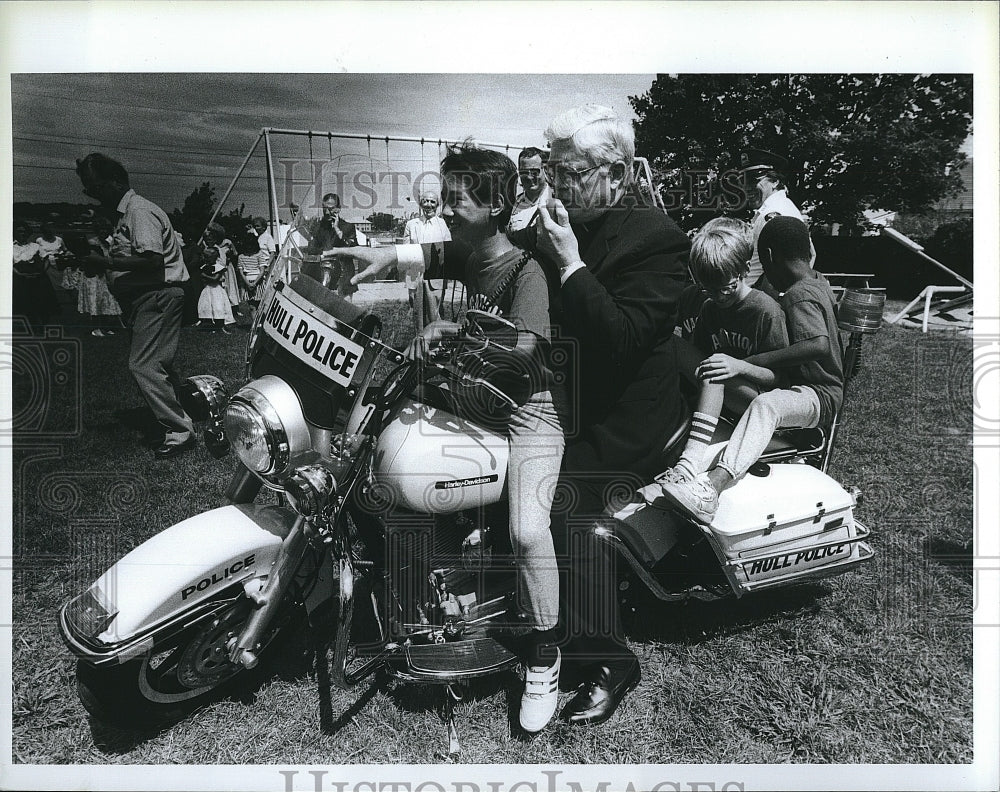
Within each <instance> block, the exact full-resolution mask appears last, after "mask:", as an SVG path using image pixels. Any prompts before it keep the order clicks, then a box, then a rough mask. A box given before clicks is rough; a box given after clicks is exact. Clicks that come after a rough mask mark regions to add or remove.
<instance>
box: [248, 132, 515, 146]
mask: <svg viewBox="0 0 1000 792" xmlns="http://www.w3.org/2000/svg"><path fill="white" fill-rule="evenodd" d="M267 131H268V132H270V133H271V134H274V135H299V136H305V137H308V136H314V135H328V136H330V137H335V138H344V139H347V140H368V139H370V138H372V137H374V138H375V139H376V140H394V141H396V142H399V143H420V142H421V141H426V140H427V138H418V137H397V136H394V135H358V134H354V133H352V132H326V131H323V132H317V131H315V130H308V129H271V128H269V129H268V130H267ZM438 142H439V143H461V142H462V141H461V140H440V141H438ZM476 144H477V145H479V146H486V147H489V148H498V149H503V150H505V151H506V150H509V149H510V148H511V144H510V143H491V142H490V141H487V140H477V141H476ZM519 148H525V146H520V147H519Z"/></svg>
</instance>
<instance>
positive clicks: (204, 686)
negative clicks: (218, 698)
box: [139, 601, 249, 704]
mask: <svg viewBox="0 0 1000 792" xmlns="http://www.w3.org/2000/svg"><path fill="white" fill-rule="evenodd" d="M241 604H242V607H240V605H235V606H233V607H232V608H230V609H229V610H228V611H226V612H224V613H222V614H220V615H219V616H216V617H215V618H214V619H212V621H210V622H209V623H208V624H207V625H205V626H204V627H203V628H202V629H201V630H199V631H198V633H197V634H196V635H195V636H194V637H193V638H192V640H191V641H190V642H189V643H187V644H186V645H182V646H179V647H176V648H174V649H170V650H168V651H166V652H162V653H160V654H154V655H152V656H150V657H147V658H146V659H145V660H144V661H143V664H142V666H141V668H140V670H139V689H140V690H141V691H142V694H143V695H144V696H145V697H146V698H147V699H149V700H150V701H154V702H157V703H160V704H170V703H174V702H181V701H187V700H188V699H192V698H195V697H197V696H200V695H202V694H203V693H206V692H208V691H210V690H212V689H213V688H216V687H218V686H219V685H221V684H222V683H223V682H225V681H226V680H227V679H230V678H231V677H233V676H235V675H236V674H238V673H239V672H240V671H241V670H242V667H241V666H238V665H235V664H234V663H232V662H230V660H229V647H228V645H227V644H228V642H229V641H230V640H231V639H233V638H235V637H237V636H238V635H239V631H240V629H241V628H242V627H243V623H244V622H245V621H246V618H247V613H248V610H249V608H248V607H247V605H246V602H245V601H242V602H241Z"/></svg>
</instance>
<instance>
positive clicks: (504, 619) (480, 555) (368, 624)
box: [59, 238, 881, 751]
mask: <svg viewBox="0 0 1000 792" xmlns="http://www.w3.org/2000/svg"><path fill="white" fill-rule="evenodd" d="M335 278H336V275H335V274H332V273H331V271H330V264H329V263H328V262H323V261H322V260H317V259H316V258H315V257H309V256H306V255H304V254H303V253H302V252H301V251H300V249H299V248H298V247H297V245H296V244H295V241H294V238H293V239H291V240H290V241H288V242H286V244H285V245H284V247H283V249H282V251H281V253H280V255H279V257H278V259H277V261H276V262H275V263H274V264H273V265H272V267H271V269H270V272H269V274H268V276H267V281H266V284H265V288H264V290H263V293H262V300H261V305H260V310H259V312H258V315H257V317H256V320H255V324H254V328H253V330H252V332H251V334H250V337H249V339H248V345H247V359H246V382H245V384H244V385H243V386H242V387H240V388H239V389H238V390H236V392H235V393H233V394H231V395H230V394H229V393H228V392H227V389H226V388H225V387H224V385H223V383H222V382H221V381H220V380H219V379H218V378H216V377H213V376H207V375H206V376H196V377H192V378H190V379H189V380H188V383H187V384H188V394H187V395H188V405H187V406H188V407H189V411H190V412H191V414H192V415H193V416H194V417H195V419H196V420H199V421H204V424H205V430H204V433H205V442H206V445H207V446H208V447H209V448H210V449H212V450H214V451H215V452H217V453H218V454H220V455H221V454H222V453H223V452H224V451H225V449H226V448H227V447H231V450H232V451H233V452H234V454H235V457H236V459H237V460H238V464H237V467H236V470H235V472H234V474H233V476H232V480H231V483H230V485H229V488H228V491H227V498H228V500H229V502H230V503H229V505H226V506H223V507H221V508H217V509H213V510H211V511H208V512H205V513H203V514H198V515H195V516H193V517H191V518H189V519H187V520H184V521H182V522H180V523H177V524H176V525H171V526H168V527H166V528H164V529H163V530H162V531H161V532H159V533H158V534H156V535H155V536H153V537H152V538H151V539H149V540H148V541H146V542H144V543H143V544H141V545H139V546H138V547H136V548H134V549H133V550H132V551H131V552H129V553H128V554H127V555H125V556H124V557H123V558H121V559H120V560H119V561H118V562H117V563H115V564H114V565H113V566H112V567H111V568H109V569H108V570H107V571H106V572H105V573H104V574H103V575H101V576H100V577H99V578H98V579H97V580H96V581H95V582H94V583H93V584H92V585H91V586H90V587H89V588H88V589H87V590H86V591H84V592H83V593H81V594H79V595H78V596H76V597H75V598H73V599H72V600H70V601H69V602H67V603H66V604H65V605H64V606H63V607H62V609H61V610H60V613H59V626H60V630H61V633H62V636H63V638H64V640H65V641H66V643H67V644H68V646H69V648H70V649H71V650H72V651H73V653H75V655H76V656H77V657H78V663H77V682H78V690H79V695H80V698H81V700H82V702H83V704H84V706H85V707H86V709H87V710H88V711H89V712H90V713H91V714H92V715H93V716H94V717H96V718H97V719H99V720H103V721H106V722H111V723H115V724H119V725H125V726H140V725H151V724H160V723H164V722H170V721H173V720H176V719H178V718H180V717H183V716H184V715H185V714H186V713H188V712H190V711H191V710H192V709H194V708H195V707H197V706H198V705H201V704H203V703H205V702H207V701H209V700H211V699H213V698H215V697H218V696H219V695H221V694H222V693H223V692H224V690H228V689H231V688H232V687H234V686H236V685H238V684H239V683H240V681H241V680H242V679H245V678H247V676H248V674H249V672H250V670H251V669H254V668H255V667H256V666H257V665H258V663H260V661H261V660H262V658H264V657H265V655H267V653H268V652H269V651H271V650H273V649H274V648H275V646H276V645H278V644H280V642H281V639H282V635H283V632H282V631H283V630H284V629H287V628H290V626H291V625H295V624H299V625H301V624H302V618H301V617H302V614H303V613H304V612H305V613H310V614H316V613H320V612H323V611H324V609H325V611H326V612H327V613H330V612H332V613H333V614H334V615H333V619H334V620H335V622H336V624H335V625H334V627H335V632H333V638H332V640H331V643H332V646H331V647H328V649H329V651H330V653H331V655H332V656H331V657H330V662H331V674H332V677H333V679H334V681H335V682H336V683H338V684H339V685H341V686H343V687H350V686H352V685H355V684H357V683H358V682H359V681H361V680H363V679H365V678H366V677H368V676H369V675H371V674H373V673H374V672H375V671H377V670H382V671H383V672H388V673H389V674H390V675H392V676H393V677H395V678H397V679H399V680H404V681H408V682H415V683H430V684H437V685H442V686H444V690H445V692H446V695H445V700H446V702H452V701H454V700H457V698H458V696H459V691H460V689H461V688H460V686H461V685H462V684H463V683H465V682H467V681H468V680H470V679H472V678H475V677H480V676H483V675H488V674H495V673H498V672H501V671H504V670H506V669H512V668H513V667H514V666H515V665H516V664H517V663H518V656H517V654H516V652H515V651H513V649H512V645H511V644H510V642H509V641H510V640H511V639H516V636H517V635H518V634H521V633H523V632H525V624H524V622H523V620H522V618H521V617H520V615H519V613H518V610H517V606H516V600H515V591H516V575H515V566H514V561H513V559H512V555H511V551H510V547H509V537H508V530H507V525H506V513H505V511H506V502H507V498H506V492H505V480H506V474H507V460H508V441H507V438H506V436H505V434H504V431H503V418H504V416H505V414H509V411H510V410H511V409H514V408H515V407H516V405H517V401H516V399H515V398H512V397H511V395H510V394H509V393H508V392H507V391H505V390H504V388H503V387H501V386H498V385H497V384H496V382H497V381H498V378H496V377H492V376H490V375H491V372H492V371H493V369H495V368H496V359H497V352H498V351H499V352H503V351H504V350H505V349H506V348H507V346H506V345H505V343H504V341H505V339H504V331H505V330H509V329H511V328H512V325H510V324H509V323H506V322H505V321H504V320H503V319H501V318H499V317H497V316H495V315H493V314H492V313H490V312H488V311H478V310H469V311H468V312H467V315H466V317H465V320H464V321H465V331H464V332H463V333H462V334H461V335H459V336H458V337H456V338H454V339H451V340H450V341H449V342H448V343H446V344H443V345H442V346H441V347H440V348H438V349H437V350H436V351H435V352H434V353H432V354H431V355H430V356H429V357H428V358H427V359H425V360H424V361H422V362H415V361H408V360H404V357H403V355H401V354H400V353H399V352H398V351H397V350H395V349H393V348H391V347H390V346H388V345H386V344H385V343H383V342H382V341H381V340H380V335H381V322H380V320H379V318H378V317H377V316H376V315H374V314H373V313H370V312H369V311H367V310H365V309H364V308H361V307H359V306H357V305H355V304H353V303H351V302H348V301H347V300H345V299H343V298H341V297H340V296H339V295H338V294H337V293H336V292H335V291H333V290H332V287H333V286H335V285H336V280H335ZM331 279H333V282H332V283H331ZM850 294H851V293H849V295H850ZM845 299H846V298H845ZM854 300H855V302H858V301H860V303H861V305H860V308H858V306H854V307H853V308H851V310H850V313H851V315H852V316H853V317H854V318H853V319H850V318H849V319H848V320H847V321H848V322H851V321H853V322H854V324H853V325H850V324H848V325H846V327H847V328H848V329H851V330H852V331H853V333H852V336H851V343H850V344H849V345H848V347H847V353H846V358H847V361H846V362H847V371H848V372H850V371H852V370H853V368H854V366H855V364H856V362H855V361H856V356H857V351H858V350H859V349H860V341H861V334H862V333H863V332H870V331H872V330H873V329H875V327H876V326H877V323H876V322H875V321H874V320H873V319H872V318H871V317H872V316H874V311H872V310H871V309H870V303H871V300H872V297H871V295H867V294H864V293H861V294H860V296H858V295H855V298H854ZM866 311H867V314H866ZM842 313H848V311H847V310H846V309H844V308H843V307H842ZM877 315H878V322H880V321H881V306H880V305H879V306H878V311H877ZM841 318H842V324H843V322H844V321H845V320H844V317H843V316H842V317H841ZM500 381H502V378H501V380H500ZM723 427H725V422H723ZM730 428H731V425H730ZM718 440H719V442H718V449H717V450H718V451H719V452H720V453H721V448H722V447H724V441H725V437H724V432H723V433H722V435H721V436H720V437H719V438H718ZM832 441H833V431H828V432H826V433H824V432H820V431H818V430H812V431H804V430H803V431H797V432H786V433H784V434H780V435H779V436H776V438H775V440H774V441H773V442H772V444H771V446H769V448H768V450H767V452H766V453H765V454H764V456H763V457H762V459H761V461H760V462H759V463H758V464H757V465H756V466H755V467H754V469H753V470H751V472H750V474H749V475H747V476H746V477H745V478H744V479H743V480H742V481H741V482H740V483H739V484H737V485H736V486H734V487H732V488H731V489H730V490H728V491H727V492H725V493H724V494H723V496H722V498H721V503H720V508H719V511H718V515H717V517H716V518H715V521H714V522H713V524H712V525H711V526H708V527H704V526H700V525H698V524H697V523H695V522H693V521H691V520H689V519H687V518H685V517H684V516H682V515H680V514H679V513H677V512H675V511H673V510H672V509H671V508H670V506H669V505H668V504H667V503H666V502H665V501H664V500H663V499H656V498H653V499H652V502H646V500H643V499H633V500H631V501H629V502H626V503H613V504H610V505H609V508H608V514H607V516H606V518H604V519H602V520H600V521H598V522H597V523H595V525H594V526H593V528H592V530H591V536H592V539H593V541H595V542H598V543H602V544H604V545H606V546H607V547H609V548H610V549H611V550H612V551H613V552H614V553H616V554H617V555H618V558H619V563H618V564H617V566H618V568H619V569H620V571H621V575H622V580H621V581H620V583H619V586H618V589H619V590H620V591H621V592H622V596H623V597H625V598H628V597H630V596H632V594H634V593H635V592H636V591H637V590H644V591H647V592H651V593H652V594H653V595H655V596H656V597H657V598H658V599H660V600H663V601H665V602H672V601H680V600H685V599H687V598H692V597H694V598H699V599H704V600H709V599H715V598H718V597H723V596H737V597H742V596H744V595H746V594H750V593H752V592H755V591H758V590H761V589H770V588H774V587H777V586H787V585H791V584H795V583H800V582H803V581H811V580H814V579H817V578H821V577H825V576H829V575H836V574H839V573H842V572H846V571H848V570H850V569H853V568H855V567H856V566H857V565H859V564H861V563H862V562H864V561H866V560H868V559H869V558H871V556H872V551H871V549H870V547H869V545H868V544H867V543H866V541H865V539H866V537H867V536H868V530H867V529H866V528H865V527H864V526H862V525H861V524H860V523H859V522H858V521H857V520H856V519H855V517H854V506H855V504H856V502H857V494H856V493H855V492H852V491H848V490H845V489H844V488H843V487H841V486H840V485H839V484H838V483H837V482H836V481H834V480H833V479H832V478H831V477H830V476H828V475H827V474H826V472H825V468H826V465H827V463H828V461H829V455H830V452H831V449H832ZM683 442H684V432H683V431H681V432H678V433H676V434H675V436H674V437H672V438H664V451H665V458H666V457H669V456H670V452H671V451H675V452H676V454H679V451H680V449H681V447H682V446H683ZM331 603H332V605H333V607H332V608H331V607H330V606H331ZM448 723H449V734H450V736H451V740H452V750H453V751H455V750H457V736H456V733H455V731H454V722H453V719H452V715H451V712H449V714H448Z"/></svg>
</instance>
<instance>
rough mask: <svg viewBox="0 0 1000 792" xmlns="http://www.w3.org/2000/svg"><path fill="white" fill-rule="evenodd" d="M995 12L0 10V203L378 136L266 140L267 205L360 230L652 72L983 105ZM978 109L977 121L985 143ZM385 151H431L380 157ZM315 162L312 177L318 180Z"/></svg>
mask: <svg viewBox="0 0 1000 792" xmlns="http://www.w3.org/2000/svg"><path fill="white" fill-rule="evenodd" d="M988 12H989V8H988V6H986V5H983V4H961V3H958V4H954V3H952V4H948V3H940V4H938V3H923V4H917V5H916V6H914V5H913V4H908V3H883V4H877V5H873V4H850V3H837V2H824V3H808V2H803V3H794V4H792V3H766V2H754V3H725V2H719V3H710V4H695V3H644V2H617V3H606V4H605V3H594V2H587V3H584V2H559V3H549V4H538V3H519V2H511V3H500V4H495V3H487V2H481V3H466V2H420V3H360V2H343V3H341V2H338V3H297V2H282V3H272V2H253V3H245V2H244V3H231V2H213V3H187V2H170V3H165V2H143V3H122V2H104V1H103V0H92V1H91V2H86V3H82V2H79V3H55V2H52V3H17V2H5V3H2V4H0V30H3V31H4V32H5V35H4V36H3V38H2V39H0V54H2V55H3V57H2V58H0V60H2V62H3V64H2V66H0V68H2V69H4V70H5V72H6V74H5V76H7V75H9V77H10V79H9V81H5V82H4V84H2V85H0V99H3V98H6V97H4V96H3V95H4V94H6V92H7V91H8V90H9V104H7V103H5V104H7V107H9V110H10V112H9V115H8V114H7V113H6V112H5V113H4V118H3V125H4V131H6V132H7V133H8V134H9V138H7V139H8V140H10V144H11V145H12V150H11V156H10V157H2V158H0V168H2V169H3V173H4V176H5V178H4V180H3V181H4V184H3V188H4V192H3V195H2V196H0V198H2V197H8V196H9V201H11V202H12V201H36V202H46V201H79V202H83V201H85V198H84V197H83V196H82V195H81V193H80V188H79V184H78V181H77V179H76V176H75V173H74V170H73V165H74V160H75V159H76V158H77V157H80V156H83V155H84V154H86V153H87V152H89V151H91V150H99V151H103V152H105V153H108V154H110V155H111V156H114V157H116V158H118V159H120V160H121V161H122V162H123V163H125V165H126V166H127V167H128V169H129V170H130V172H131V174H132V175H133V182H134V184H135V186H136V187H137V188H138V189H139V190H140V191H141V192H142V193H144V194H146V195H147V196H148V197H150V198H151V199H153V200H155V201H157V202H159V203H161V204H162V205H163V206H164V207H165V208H167V209H171V208H174V207H176V206H179V205H180V204H181V202H182V201H183V199H184V197H185V196H187V195H188V194H189V193H190V192H191V191H192V190H193V189H194V188H196V187H197V186H198V185H199V184H201V183H202V182H204V181H208V182H209V183H210V184H211V185H212V187H213V188H214V190H215V193H216V197H217V198H220V197H221V196H222V193H223V192H224V191H225V190H226V188H227V187H228V185H229V183H230V181H231V180H232V179H233V177H234V176H235V174H236V173H237V171H238V170H239V167H240V165H241V163H242V162H243V158H244V157H245V156H246V154H247V152H248V151H249V150H250V149H251V147H252V146H253V145H254V143H255V141H256V140H257V138H258V136H259V132H260V130H261V128H262V127H265V126H267V127H274V128H287V129H296V130H315V131H318V132H323V133H325V132H328V131H329V132H344V133H354V134H361V135H372V136H373V141H372V143H371V145H369V144H368V143H367V141H360V142H351V141H344V140H328V139H327V138H325V137H323V136H319V137H316V138H314V139H313V140H312V141H310V140H308V139H307V138H303V137H288V136H282V137H275V138H274V139H273V141H272V144H273V153H274V157H275V160H276V161H277V167H276V186H277V191H278V202H279V204H283V203H285V202H287V201H288V200H295V201H296V202H297V203H301V204H303V205H309V204H310V203H315V189H314V188H313V187H312V185H313V184H314V183H316V182H319V184H318V187H319V189H321V190H323V191H325V190H328V189H334V188H335V189H337V190H338V191H340V192H342V193H344V194H345V198H346V199H347V200H348V201H351V200H356V202H357V201H360V203H361V204H362V208H361V209H359V210H358V211H355V212H353V213H351V212H345V214H348V216H352V215H353V217H355V218H357V217H360V216H365V215H367V214H368V213H370V211H372V209H373V208H374V207H372V208H367V209H366V208H364V201H365V200H367V201H368V202H369V205H370V204H371V203H376V204H378V208H381V209H385V208H388V209H389V210H390V211H394V212H396V213H397V214H399V213H407V212H409V211H412V209H413V205H412V203H410V202H407V201H406V198H407V196H408V195H409V196H412V192H413V182H414V181H415V180H416V179H417V178H418V177H419V175H420V174H421V173H422V172H428V173H433V171H434V169H435V165H436V162H437V159H438V156H439V147H438V145H437V141H438V140H439V139H443V140H448V139H463V138H466V137H472V138H474V139H477V140H479V141H489V142H500V143H507V144H510V146H511V147H512V151H513V150H516V149H517V148H519V147H520V146H522V145H525V144H531V145H540V144H542V143H543V137H542V132H543V130H544V128H545V126H546V125H547V124H548V122H549V121H550V120H551V119H552V117H553V116H554V115H555V114H556V113H558V112H560V111H561V110H564V109H567V108H570V107H573V106H575V105H577V104H580V103H583V102H587V101H590V102H599V103H602V104H608V105H611V106H613V107H615V108H616V109H618V110H619V111H620V112H622V113H623V114H626V115H631V108H630V106H629V103H628V97H629V96H630V95H636V94H640V93H642V92H644V91H645V90H647V89H648V88H649V86H650V84H651V82H652V80H653V75H654V74H655V73H657V72H661V73H662V72H667V73H675V72H708V71H716V72H731V71H771V72H790V71H792V72H794V71H832V72H841V71H955V72H968V71H971V72H975V73H976V74H977V91H979V92H980V93H981V95H982V96H984V97H990V96H993V99H992V100H991V101H992V102H993V104H994V105H995V92H993V93H992V94H991V92H990V90H989V88H988V86H987V87H986V88H983V86H984V85H985V84H986V83H985V81H984V79H982V78H983V77H985V76H986V75H989V79H990V80H992V82H993V84H994V85H995V83H996V76H995V64H994V63H993V62H992V61H990V60H989V59H985V58H984V57H983V53H984V52H991V53H992V52H994V50H995V47H994V49H989V46H988V45H989V42H990V41H991V39H990V33H989V31H990V28H989V26H988V25H985V24H983V23H985V22H988V21H990V20H987V19H986V17H985V16H984V14H988ZM977 15H978V16H979V17H981V19H979V20H978V21H977V19H976V18H975V17H976V16H977ZM991 24H993V25H994V26H995V20H992V22H991ZM821 31H822V34H820V32H821ZM980 104H981V103H980ZM7 107H5V108H4V110H5V111H6V109H7ZM990 109H992V108H987V112H986V113H984V114H982V116H980V110H979V109H978V108H977V124H976V133H977V141H979V139H980V138H979V131H980V126H981V123H980V122H981V119H985V118H987V117H992V116H990V114H989V110H990ZM764 111H765V109H763V108H762V112H764ZM386 135H388V136H390V137H424V138H425V139H426V140H427V141H428V142H427V143H426V144H424V145H423V146H421V145H420V144H403V143H398V142H396V141H393V142H391V143H390V145H389V147H388V149H387V148H386V146H385V144H384V141H383V140H380V138H384V136H386ZM991 140H995V137H994V138H986V139H984V144H985V147H987V150H991V149H989V148H988V147H989V146H990V145H991ZM310 142H311V143H312V146H311V148H310ZM4 145H7V144H6V141H3V140H0V146H4ZM640 153H641V152H640ZM310 157H311V158H312V159H313V160H316V161H318V162H320V163H324V162H325V163H326V165H325V167H323V168H322V169H320V170H319V171H318V175H317V173H316V172H314V171H313V170H312V169H311V167H310V165H309V164H308V162H309V160H310ZM983 167H984V163H980V162H977V174H978V173H983V172H984V171H983V170H982V168H983ZM369 171H372V172H375V173H376V175H377V176H378V178H381V179H382V183H381V185H380V186H379V188H378V190H377V191H376V192H377V195H376V196H375V198H374V200H373V199H372V197H371V195H372V194H371V191H370V190H369V189H367V184H366V183H364V182H363V181H362V183H358V182H354V181H352V180H353V179H356V178H358V173H360V172H369ZM393 172H403V173H405V174H406V176H405V177H403V178H402V179H399V178H397V177H392V176H389V175H388V174H391V173H393ZM340 174H342V175H340ZM345 180H346V181H345ZM266 185H267V182H266V178H265V170H264V156H263V147H259V148H258V150H257V152H256V154H255V155H254V157H253V158H252V159H251V161H250V163H249V164H248V167H247V169H246V171H245V173H244V175H243V177H242V178H241V179H240V180H239V181H238V182H237V183H236V185H235V189H234V192H233V195H232V197H231V198H230V199H229V200H228V201H227V203H226V207H227V209H228V208H230V207H234V206H236V205H238V204H239V203H241V202H243V203H245V204H246V205H247V209H248V210H249V211H251V212H253V213H263V212H264V211H265V207H266ZM429 186H433V184H430V185H429ZM978 200H979V199H978V198H977V207H978V206H979V203H978ZM8 205H9V203H8Z"/></svg>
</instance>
